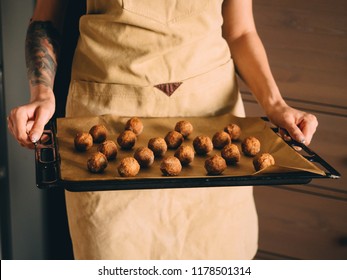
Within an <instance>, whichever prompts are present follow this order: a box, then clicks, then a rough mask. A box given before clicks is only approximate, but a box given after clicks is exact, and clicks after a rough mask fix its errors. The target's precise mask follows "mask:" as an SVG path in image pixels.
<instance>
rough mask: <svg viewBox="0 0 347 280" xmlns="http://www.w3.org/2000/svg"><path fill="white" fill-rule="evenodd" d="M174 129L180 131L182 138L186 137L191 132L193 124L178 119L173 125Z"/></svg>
mask: <svg viewBox="0 0 347 280" xmlns="http://www.w3.org/2000/svg"><path fill="white" fill-rule="evenodd" d="M175 131H177V132H179V133H181V134H182V135H183V137H184V138H188V136H189V135H190V134H192V132H193V125H192V124H191V123H190V122H189V121H184V120H183V121H179V122H177V123H176V125H175Z"/></svg>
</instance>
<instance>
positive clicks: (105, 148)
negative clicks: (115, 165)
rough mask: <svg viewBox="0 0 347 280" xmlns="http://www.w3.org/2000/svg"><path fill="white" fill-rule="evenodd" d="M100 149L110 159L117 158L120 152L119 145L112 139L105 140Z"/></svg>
mask: <svg viewBox="0 0 347 280" xmlns="http://www.w3.org/2000/svg"><path fill="white" fill-rule="evenodd" d="M98 151H99V152H100V153H103V154H104V155H105V156H106V157H107V159H108V160H110V159H115V158H116V156H117V153H118V148H117V145H116V143H115V142H114V141H112V140H106V141H105V142H103V143H101V144H100V145H99V147H98Z"/></svg>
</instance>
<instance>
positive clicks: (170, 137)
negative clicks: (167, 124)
mask: <svg viewBox="0 0 347 280" xmlns="http://www.w3.org/2000/svg"><path fill="white" fill-rule="evenodd" d="M164 139H165V142H166V144H167V147H168V148H169V149H177V148H178V147H179V146H180V145H181V144H182V143H183V140H184V139H183V135H182V134H181V133H179V132H177V131H175V130H173V131H170V132H168V134H166V136H165V138H164Z"/></svg>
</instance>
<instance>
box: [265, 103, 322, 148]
mask: <svg viewBox="0 0 347 280" xmlns="http://www.w3.org/2000/svg"><path fill="white" fill-rule="evenodd" d="M266 114H267V116H268V118H269V119H270V121H271V122H272V123H273V124H274V125H277V126H278V127H279V128H283V129H285V130H287V132H288V133H289V136H290V137H292V138H293V139H294V140H296V141H298V142H301V143H304V144H305V145H309V144H310V143H311V140H312V137H313V135H314V133H315V132H316V129H317V126H318V121H317V118H316V116H314V115H312V114H310V113H307V112H304V111H300V110H297V109H294V108H292V107H290V106H288V105H287V104H282V105H281V106H273V107H272V108H271V109H270V110H267V112H266Z"/></svg>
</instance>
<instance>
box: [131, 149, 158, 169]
mask: <svg viewBox="0 0 347 280" xmlns="http://www.w3.org/2000/svg"><path fill="white" fill-rule="evenodd" d="M134 158H135V159H136V160H137V161H138V163H139V164H140V166H141V167H149V166H151V165H152V164H153V162H154V153H153V151H152V150H151V149H150V148H147V147H140V148H138V149H137V150H136V151H135V154H134Z"/></svg>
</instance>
